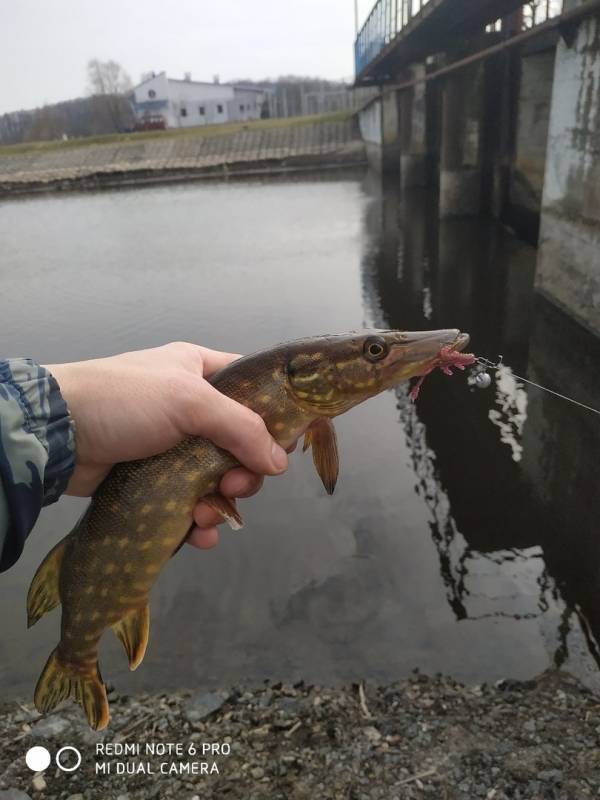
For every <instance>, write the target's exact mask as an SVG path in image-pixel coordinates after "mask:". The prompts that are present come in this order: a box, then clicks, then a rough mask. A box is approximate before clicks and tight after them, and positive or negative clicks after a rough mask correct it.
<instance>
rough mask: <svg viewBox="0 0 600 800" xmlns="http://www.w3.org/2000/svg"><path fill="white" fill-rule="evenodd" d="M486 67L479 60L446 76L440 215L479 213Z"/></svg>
mask: <svg viewBox="0 0 600 800" xmlns="http://www.w3.org/2000/svg"><path fill="white" fill-rule="evenodd" d="M482 88H483V71H482V66H481V64H476V65H474V66H472V67H469V68H466V69H464V70H461V71H459V72H455V73H453V74H451V75H449V76H448V77H446V78H445V79H444V88H443V99H442V142H441V161H440V217H442V218H443V217H454V216H464V215H469V214H477V213H479V210H480V203H481V161H482V157H481V123H482V102H483V93H482Z"/></svg>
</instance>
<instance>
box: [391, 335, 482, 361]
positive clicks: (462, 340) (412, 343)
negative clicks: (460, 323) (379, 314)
mask: <svg viewBox="0 0 600 800" xmlns="http://www.w3.org/2000/svg"><path fill="white" fill-rule="evenodd" d="M468 343H469V335H468V334H467V333H462V332H461V331H459V330H458V328H443V329H441V330H436V331H411V332H407V333H403V334H402V338H401V340H400V342H398V348H397V354H394V357H393V358H392V359H390V360H391V361H392V362H396V361H400V360H402V361H404V362H405V363H407V362H426V361H431V360H432V359H436V358H438V357H439V356H440V354H441V352H442V351H446V352H454V351H456V352H460V351H461V350H463V349H464V348H465V347H466V346H467V344H468Z"/></svg>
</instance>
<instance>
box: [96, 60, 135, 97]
mask: <svg viewBox="0 0 600 800" xmlns="http://www.w3.org/2000/svg"><path fill="white" fill-rule="evenodd" d="M87 72H88V81H89V91H90V94H125V93H126V92H129V91H130V90H131V89H132V88H133V83H132V82H131V78H130V77H129V75H128V74H127V72H125V70H124V69H123V67H122V66H121V65H120V64H118V63H117V62H116V61H112V60H111V61H100V60H99V59H97V58H92V59H91V60H90V61H88V65H87Z"/></svg>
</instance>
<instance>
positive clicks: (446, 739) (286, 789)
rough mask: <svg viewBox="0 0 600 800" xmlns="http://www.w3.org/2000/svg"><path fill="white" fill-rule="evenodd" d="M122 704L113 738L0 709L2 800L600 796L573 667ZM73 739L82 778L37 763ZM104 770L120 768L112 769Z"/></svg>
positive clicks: (60, 718) (114, 703)
mask: <svg viewBox="0 0 600 800" xmlns="http://www.w3.org/2000/svg"><path fill="white" fill-rule="evenodd" d="M110 699H111V710H112V714H113V716H112V721H111V724H110V726H109V728H108V729H107V730H106V731H104V732H103V733H102V734H94V733H92V732H90V731H89V730H88V729H87V728H86V727H85V725H83V724H82V719H81V714H80V712H79V710H78V709H77V708H76V707H75V706H74V705H72V704H69V705H66V706H63V708H62V709H61V710H60V711H59V712H58V713H56V714H53V715H50V716H48V717H45V718H41V717H40V716H39V715H38V714H37V713H36V712H34V711H33V710H32V707H31V706H30V705H27V704H24V703H16V702H14V701H11V702H5V703H3V704H0V742H1V744H2V747H1V751H0V800H26V799H27V797H29V798H34V800H37V798H49V799H50V798H53V799H54V798H57V799H58V798H60V800H67V799H68V800H96V798H102V800H113V799H114V800H137V798H154V797H156V798H171V797H174V798H182V800H205V799H206V798H226V799H229V798H231V799H232V800H234V799H235V800H237V799H238V798H240V799H241V798H244V800H267V799H268V800H284V799H285V800H296V799H297V798H298V799H299V798H309V797H310V798H319V800H327V799H329V798H331V800H334V799H335V800H342V799H343V800H380V799H381V800H383V799H384V798H385V800H393V799H394V798H398V800H400V798H424V797H425V798H426V797H431V798H440V799H443V800H453V799H454V798H457V799H458V798H487V800H505V798H527V800H537V799H538V798H544V799H545V798H553V799H555V800H562V799H563V798H569V800H570V798H573V800H575V798H576V799H577V800H579V799H580V798H586V797H598V796H600V750H599V744H600V713H599V712H600V697H598V696H596V695H594V694H593V693H591V692H590V691H589V690H587V689H586V688H585V687H583V686H582V685H581V684H580V683H578V682H577V681H576V680H575V679H574V678H572V677H571V676H569V675H567V674H565V673H557V672H548V673H544V674H543V675H541V676H540V677H539V678H537V679H535V680H532V681H528V682H516V681H503V682H499V683H498V684H496V685H495V686H487V685H483V686H471V687H467V686H463V685H462V684H460V683H457V682H456V681H454V680H451V679H449V678H442V677H436V678H429V677H426V676H424V675H421V674H419V673H415V674H414V675H412V676H411V678H410V679H408V680H406V681H402V682H400V683H396V684H392V685H390V686H382V687H374V686H368V685H367V686H365V687H363V686H352V687H348V688H342V689H339V688H336V689H331V688H323V687H317V686H305V685H303V684H299V685H295V686H286V685H281V684H277V685H269V684H266V685H265V686H262V687H261V688H260V689H251V690H250V689H249V690H244V689H240V688H236V689H233V690H230V691H228V692H221V693H218V692H197V693H196V694H194V693H191V692H180V693H175V694H169V695H165V694H161V695H141V696H137V697H124V696H118V695H117V694H115V693H114V692H113V693H112V694H111V697H110ZM67 744H68V745H74V746H76V747H77V748H78V749H79V750H80V751H81V753H82V757H83V760H82V764H81V767H80V768H79V769H77V770H75V771H74V772H71V773H66V772H61V771H60V770H58V769H57V767H56V766H55V764H54V763H52V764H51V766H50V767H48V769H46V771H45V772H44V773H41V774H40V773H38V774H35V773H33V772H31V771H30V770H29V769H28V768H27V767H26V765H25V761H24V755H25V752H26V751H27V750H28V749H29V748H30V747H33V746H35V745H42V746H45V747H46V748H47V749H48V750H49V751H50V753H51V754H52V756H53V757H54V756H55V754H56V752H57V750H58V749H59V748H60V747H62V746H64V745H67ZM125 747H128V748H129V753H128V754H123V753H120V752H119V749H120V748H121V749H123V748H125ZM161 747H162V751H163V752H160V748H161ZM153 748H154V750H153ZM169 749H170V750H171V752H170V753H169V752H168V751H169ZM203 750H204V753H203ZM229 751H230V752H229ZM71 756H72V754H70V755H65V756H64V758H65V760H64V761H63V764H64V765H65V766H70V764H71V763H73V762H71V761H69V758H70V757H71ZM102 764H104V765H106V767H105V768H106V769H107V770H108V769H109V768H110V774H108V773H104V774H102V773H99V772H98V765H102ZM128 770H129V774H127V771H128ZM161 770H163V772H161ZM118 771H125V773H126V774H117V773H118Z"/></svg>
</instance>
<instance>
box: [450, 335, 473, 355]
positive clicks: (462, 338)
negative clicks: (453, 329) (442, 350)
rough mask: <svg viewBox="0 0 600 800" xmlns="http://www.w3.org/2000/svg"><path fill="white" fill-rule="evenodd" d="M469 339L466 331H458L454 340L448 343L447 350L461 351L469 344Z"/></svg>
mask: <svg viewBox="0 0 600 800" xmlns="http://www.w3.org/2000/svg"><path fill="white" fill-rule="evenodd" d="M470 341H471V337H470V336H469V334H468V333H461V332H460V331H459V332H458V334H457V336H456V338H455V340H454V341H453V342H451V343H450V347H449V351H450V352H456V353H462V351H463V350H464V349H465V347H466V346H467V345H468V344H469V342H470Z"/></svg>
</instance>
